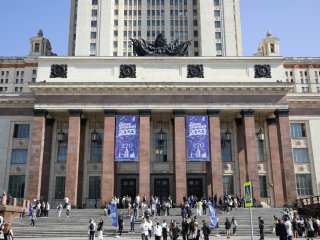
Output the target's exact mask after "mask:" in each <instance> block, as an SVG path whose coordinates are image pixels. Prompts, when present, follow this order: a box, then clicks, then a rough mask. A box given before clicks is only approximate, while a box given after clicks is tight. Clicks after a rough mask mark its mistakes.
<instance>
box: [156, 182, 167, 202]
mask: <svg viewBox="0 0 320 240" xmlns="http://www.w3.org/2000/svg"><path fill="white" fill-rule="evenodd" d="M169 195H170V185H169V179H168V178H155V179H154V196H155V197H158V198H159V199H160V200H166V199H168V197H169Z"/></svg>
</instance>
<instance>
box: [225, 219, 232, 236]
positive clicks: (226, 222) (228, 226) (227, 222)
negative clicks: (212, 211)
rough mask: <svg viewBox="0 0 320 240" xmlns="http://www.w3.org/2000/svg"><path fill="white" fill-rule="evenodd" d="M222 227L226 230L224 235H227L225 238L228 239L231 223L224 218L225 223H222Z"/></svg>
mask: <svg viewBox="0 0 320 240" xmlns="http://www.w3.org/2000/svg"><path fill="white" fill-rule="evenodd" d="M224 226H225V228H226V235H227V238H230V235H231V234H230V228H231V223H230V221H229V219H228V218H226V221H225V222H224Z"/></svg>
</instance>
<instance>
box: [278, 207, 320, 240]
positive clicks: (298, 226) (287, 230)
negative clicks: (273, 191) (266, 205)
mask: <svg viewBox="0 0 320 240" xmlns="http://www.w3.org/2000/svg"><path fill="white" fill-rule="evenodd" d="M273 222H274V228H273V229H274V230H273V231H274V233H275V234H276V235H277V236H278V237H279V240H291V239H293V238H307V239H314V238H317V237H318V236H320V220H319V217H301V216H299V214H298V212H297V211H296V210H294V209H292V208H291V209H289V208H285V209H283V214H282V216H281V217H277V216H274V217H273Z"/></svg>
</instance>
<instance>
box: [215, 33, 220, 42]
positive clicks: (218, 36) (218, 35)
mask: <svg viewBox="0 0 320 240" xmlns="http://www.w3.org/2000/svg"><path fill="white" fill-rule="evenodd" d="M215 36H216V39H219V40H220V39H221V32H216V33H215Z"/></svg>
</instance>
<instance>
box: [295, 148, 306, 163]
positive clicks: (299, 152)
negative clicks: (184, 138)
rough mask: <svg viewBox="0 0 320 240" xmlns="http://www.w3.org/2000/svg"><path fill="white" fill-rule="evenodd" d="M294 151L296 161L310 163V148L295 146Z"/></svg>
mask: <svg viewBox="0 0 320 240" xmlns="http://www.w3.org/2000/svg"><path fill="white" fill-rule="evenodd" d="M292 153H293V160H294V162H295V163H309V153H308V148H294V149H293V151H292Z"/></svg>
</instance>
